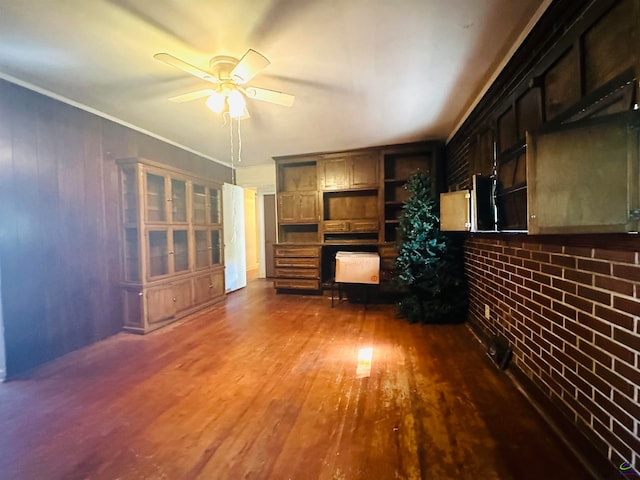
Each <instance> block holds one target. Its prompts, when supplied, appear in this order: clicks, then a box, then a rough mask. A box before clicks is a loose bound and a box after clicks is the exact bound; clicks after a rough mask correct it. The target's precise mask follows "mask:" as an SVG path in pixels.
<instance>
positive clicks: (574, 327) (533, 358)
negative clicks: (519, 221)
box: [465, 235, 640, 466]
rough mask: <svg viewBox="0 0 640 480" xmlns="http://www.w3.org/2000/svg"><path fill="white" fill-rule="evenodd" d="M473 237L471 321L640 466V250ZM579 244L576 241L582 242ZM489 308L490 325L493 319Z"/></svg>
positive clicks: (614, 453)
mask: <svg viewBox="0 0 640 480" xmlns="http://www.w3.org/2000/svg"><path fill="white" fill-rule="evenodd" d="M630 237H632V236H627V237H620V236H591V238H592V239H593V238H595V239H597V240H592V241H591V242H592V243H589V240H585V239H584V238H581V240H580V242H581V243H580V244H576V242H575V241H573V240H572V238H571V237H557V238H550V237H529V236H526V235H512V236H509V235H489V236H487V235H484V236H482V235H474V236H470V237H469V238H468V240H467V244H466V253H465V255H466V266H467V273H468V277H469V286H470V307H469V319H470V322H471V325H472V327H473V328H474V329H476V330H477V331H479V332H480V333H482V334H484V335H488V334H495V333H500V334H502V335H504V336H505V337H506V338H507V339H508V340H509V342H510V343H511V345H512V346H513V348H514V357H513V362H514V365H515V367H516V368H517V369H519V370H520V371H521V372H522V373H523V374H524V375H526V376H527V377H528V378H529V379H530V380H531V381H532V382H533V383H534V384H535V385H537V386H538V387H539V388H540V389H541V390H542V391H543V392H544V394H545V395H546V396H547V397H548V398H550V399H551V401H552V402H553V403H554V404H555V405H556V407H558V409H560V410H561V411H562V413H563V414H564V415H565V416H566V417H567V418H568V419H569V420H570V421H571V422H573V423H574V424H575V425H576V426H577V427H578V428H579V429H580V430H581V431H582V433H584V434H585V435H586V436H587V437H588V438H589V440H590V442H591V443H592V444H593V445H594V446H595V447H596V448H597V450H599V451H600V452H601V453H602V454H603V455H604V456H607V457H608V458H609V460H611V461H612V462H613V463H614V464H615V465H619V464H620V462H622V461H623V460H628V461H630V462H631V463H632V464H635V465H636V466H637V465H640V264H639V263H640V255H639V253H638V251H639V250H640V246H638V245H639V244H640V242H638V239H637V238H635V237H632V238H630ZM574 238H575V237H574ZM485 305H489V309H490V318H489V319H486V318H485Z"/></svg>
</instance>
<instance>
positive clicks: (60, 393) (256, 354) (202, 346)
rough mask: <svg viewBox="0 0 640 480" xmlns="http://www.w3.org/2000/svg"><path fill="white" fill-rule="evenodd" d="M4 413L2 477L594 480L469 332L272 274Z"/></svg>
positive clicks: (53, 380) (42, 379)
mask: <svg viewBox="0 0 640 480" xmlns="http://www.w3.org/2000/svg"><path fill="white" fill-rule="evenodd" d="M366 348H371V349H372V355H371V362H370V363H368V362H367V360H366V358H364V359H363V358H361V359H360V360H358V356H359V353H361V350H362V349H366ZM365 353H366V350H365ZM361 357H362V355H361ZM0 403H1V405H2V407H1V409H0V427H1V428H2V435H1V436H0V478H2V479H29V480H32V479H47V480H53V479H65V480H73V479H78V480H80V479H109V480H113V479H192V478H193V479H196V478H197V479H206V480H209V479H278V480H279V479H316V478H318V479H336V480H338V479H345V480H351V479H375V480H377V479H420V478H421V479H434V480H439V479H479V480H490V479H513V480H527V479H531V480H534V479H535V480H539V479H542V478H544V479H563V480H565V479H587V478H589V475H588V473H587V472H586V471H585V470H584V469H583V468H582V467H581V465H580V464H579V463H578V461H577V460H576V459H575V458H574V457H573V456H572V454H571V453H570V452H569V451H568V450H567V448H565V446H564V445H563V444H562V443H561V442H560V441H559V440H558V439H557V438H556V436H555V435H554V434H553V433H552V431H551V430H550V428H549V427H548V426H547V425H546V424H545V423H544V422H543V421H542V419H541V418H540V417H539V416H538V415H537V414H536V412H535V411H534V409H533V408H532V407H531V406H530V405H529V404H528V403H527V401H526V400H525V398H524V397H523V396H522V395H521V394H520V393H519V392H518V391H517V389H516V388H515V387H514V385H513V384H512V383H511V381H510V380H509V379H508V378H507V377H506V376H505V375H504V374H503V373H501V372H498V371H497V370H496V369H495V368H494V367H493V366H492V364H491V363H490V360H489V359H488V357H487V356H486V355H485V353H484V351H483V349H482V347H481V346H480V344H479V343H478V342H477V341H476V340H475V338H474V337H473V336H472V335H471V333H470V331H469V330H468V329H467V327H466V326H464V325H456V326H424V325H410V324H408V323H406V322H405V321H404V320H401V319H396V318H395V317H394V310H393V307H392V306H388V305H373V306H370V307H369V309H368V310H366V311H365V310H364V309H363V307H362V305H353V304H349V303H347V302H343V303H340V304H339V305H338V306H337V307H336V308H334V309H331V308H330V301H329V299H328V298H327V297H324V298H322V297H317V296H291V295H276V294H275V293H274V291H273V290H272V288H271V286H270V283H269V282H267V281H265V280H257V281H254V282H251V283H250V284H249V287H248V288H246V289H244V290H242V291H239V292H235V293H233V294H231V295H229V296H228V298H227V300H226V302H224V303H222V304H219V305H217V306H215V307H213V308H211V309H209V310H207V311H206V312H204V313H202V314H199V315H195V316H192V317H190V318H187V319H185V320H183V321H181V322H179V323H177V324H173V325H171V326H169V327H167V328H164V329H162V330H159V331H157V332H154V333H151V334H149V335H146V336H136V335H132V334H125V333H122V334H118V335H116V336H114V337H111V338H109V339H107V340H105V341H102V342H100V343H97V344H95V345H92V346H90V347H87V348H85V349H83V350H80V351H77V352H73V353H71V354H69V355H67V356H65V357H63V358H61V359H58V360H56V361H54V362H53V363H50V364H48V365H46V366H44V367H41V368H39V369H37V370H34V371H32V372H31V373H30V374H29V375H27V376H25V377H23V378H19V379H15V380H13V381H10V382H7V383H5V384H3V385H0Z"/></svg>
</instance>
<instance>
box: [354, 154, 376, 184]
mask: <svg viewBox="0 0 640 480" xmlns="http://www.w3.org/2000/svg"><path fill="white" fill-rule="evenodd" d="M350 164H351V165H350V169H351V172H350V173H351V175H350V178H349V181H350V188H378V183H379V181H380V179H379V177H378V164H379V160H378V155H377V154H376V153H373V154H368V155H359V156H357V157H352V158H351V162H350Z"/></svg>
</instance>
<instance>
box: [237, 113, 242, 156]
mask: <svg viewBox="0 0 640 480" xmlns="http://www.w3.org/2000/svg"><path fill="white" fill-rule="evenodd" d="M236 122H238V163H239V162H241V161H242V135H241V134H240V119H239V118H238V119H237V120H236Z"/></svg>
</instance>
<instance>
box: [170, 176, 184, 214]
mask: <svg viewBox="0 0 640 480" xmlns="http://www.w3.org/2000/svg"><path fill="white" fill-rule="evenodd" d="M171 218H172V220H173V221H174V222H186V221H187V182H185V181H184V180H178V179H175V178H172V179H171Z"/></svg>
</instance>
